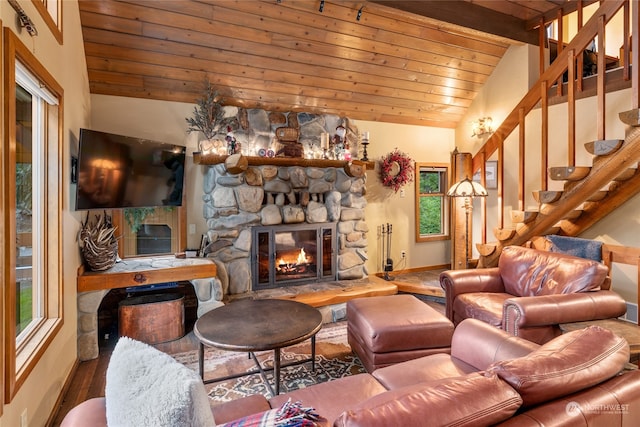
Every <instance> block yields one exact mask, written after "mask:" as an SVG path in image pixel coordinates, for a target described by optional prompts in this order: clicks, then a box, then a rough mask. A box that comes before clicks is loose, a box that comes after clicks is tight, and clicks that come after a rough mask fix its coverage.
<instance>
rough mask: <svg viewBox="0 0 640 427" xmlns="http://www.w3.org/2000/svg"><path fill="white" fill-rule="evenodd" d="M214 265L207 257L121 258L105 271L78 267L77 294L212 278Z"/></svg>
mask: <svg viewBox="0 0 640 427" xmlns="http://www.w3.org/2000/svg"><path fill="white" fill-rule="evenodd" d="M216 272H217V270H216V265H215V263H214V262H213V261H212V260H211V259H208V258H176V257H174V256H164V257H140V258H125V259H123V260H122V261H120V262H118V263H116V265H114V266H113V267H111V268H110V269H108V270H105V271H86V270H85V268H84V265H81V266H80V267H79V268H78V292H88V291H98V290H103V289H116V288H127V287H132V286H144V285H153V284H156V283H165V282H177V281H181V280H191V279H204V278H207V277H215V276H216Z"/></svg>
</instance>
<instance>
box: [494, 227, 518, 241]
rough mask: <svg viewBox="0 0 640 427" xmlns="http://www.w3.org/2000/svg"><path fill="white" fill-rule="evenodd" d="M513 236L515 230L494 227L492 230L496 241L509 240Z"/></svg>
mask: <svg viewBox="0 0 640 427" xmlns="http://www.w3.org/2000/svg"><path fill="white" fill-rule="evenodd" d="M514 234H516V229H515V228H498V227H496V228H494V229H493V235H494V236H496V239H498V240H499V241H501V242H504V241H505V240H509V239H510V238H512V237H513V235H514Z"/></svg>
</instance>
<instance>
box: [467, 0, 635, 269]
mask: <svg viewBox="0 0 640 427" xmlns="http://www.w3.org/2000/svg"><path fill="white" fill-rule="evenodd" d="M635 9H637V8H635ZM635 9H634V10H631V8H630V3H629V1H628V0H611V1H607V2H601V3H600V7H599V8H598V10H597V11H596V12H595V13H594V14H593V15H592V16H591V18H590V19H589V20H588V21H587V22H586V23H585V24H584V26H582V21H581V19H582V18H581V15H580V14H579V18H578V19H579V23H578V28H580V30H579V31H578V32H577V34H576V35H575V37H574V38H573V39H572V40H571V41H570V42H569V43H568V44H567V45H566V48H565V49H564V50H563V51H562V52H559V53H558V57H557V58H556V60H555V61H554V62H553V63H552V64H550V65H549V67H548V68H547V69H546V70H544V69H541V71H540V77H539V79H538V81H537V82H536V83H535V84H534V85H532V87H531V89H530V90H529V92H528V93H527V94H525V95H524V97H523V98H522V99H521V100H520V102H519V103H518V104H517V105H516V106H515V108H514V109H513V110H512V111H511V113H510V114H509V115H508V116H507V117H506V118H505V119H504V120H503V122H502V123H501V125H500V126H499V127H498V129H496V130H495V132H494V133H493V134H492V135H491V136H490V137H489V139H488V140H487V141H486V142H485V144H484V145H483V146H482V147H481V148H480V149H479V150H478V151H477V153H476V154H475V155H474V156H473V159H472V172H473V173H475V172H480V176H481V177H482V176H484V175H485V165H486V161H487V160H490V159H492V158H495V157H492V156H494V153H497V160H498V172H497V175H498V193H497V200H498V215H499V216H498V221H497V222H498V224H499V225H498V227H496V228H495V229H494V230H493V234H494V235H495V237H496V239H497V241H494V242H487V238H486V236H487V234H488V233H487V230H486V228H487V226H486V221H487V215H486V205H485V204H484V203H485V202H484V201H483V202H482V203H483V205H482V206H483V214H482V220H481V222H484V223H482V224H481V225H482V227H483V229H482V242H483V243H480V244H477V245H476V248H477V249H478V252H479V254H480V258H479V260H478V263H477V266H478V267H491V266H495V265H497V262H498V259H499V257H500V253H501V252H502V248H504V247H505V246H508V245H519V246H521V245H525V244H527V242H528V241H530V240H531V239H532V238H534V237H535V236H540V235H547V234H560V235H566V236H577V235H579V234H580V233H582V232H583V231H584V230H586V229H587V228H589V227H590V226H592V225H593V224H595V223H596V222H597V221H599V220H600V219H602V218H603V217H605V216H606V215H608V214H609V213H611V212H613V211H614V210H615V209H616V208H618V207H619V206H620V205H622V204H623V203H625V202H626V201H627V200H629V199H631V198H632V197H633V196H635V195H636V194H638V193H640V170H639V169H638V164H639V162H640V109H638V107H639V106H640V105H639V99H638V98H640V96H639V93H640V71H638V70H637V69H636V70H633V69H631V68H630V67H629V63H636V64H637V63H640V55H639V54H638V52H639V51H640V24H639V22H640V12H638V11H637V10H635ZM619 10H623V11H624V17H625V18H624V19H627V20H628V22H630V25H629V26H625V29H624V34H623V39H624V40H625V42H624V49H625V54H624V55H625V57H629V56H631V61H627V62H626V63H625V65H624V76H625V77H624V78H625V79H626V80H631V82H632V85H631V87H632V93H633V95H632V98H633V99H632V105H631V108H632V110H631V111H628V112H624V113H620V114H619V117H620V119H621V120H622V122H623V123H625V124H626V125H628V127H627V131H626V136H625V139H624V140H619V139H607V138H606V137H605V122H606V120H605V119H606V115H607V105H606V101H605V98H606V96H605V94H606V81H607V80H606V78H605V69H606V67H605V59H604V58H605V55H599V57H598V73H597V76H596V77H597V81H596V92H597V93H596V96H595V97H594V98H595V99H596V105H597V108H596V109H595V110H596V111H594V113H595V117H593V119H592V120H594V122H593V123H595V125H596V130H597V135H596V139H597V140H596V141H591V142H588V143H586V144H584V147H585V149H586V150H587V152H588V153H590V154H591V155H593V158H592V165H591V166H577V165H576V164H575V159H576V154H575V151H576V140H575V136H576V105H575V104H576V99H577V92H579V91H580V90H582V80H581V75H576V73H575V69H576V68H578V69H579V65H580V58H582V52H583V51H584V49H585V47H586V46H587V44H588V43H591V41H593V40H594V38H597V39H598V49H597V50H598V52H604V51H605V48H604V44H603V41H604V39H605V34H606V24H607V23H608V22H609V20H610V19H611V18H612V17H613V16H614V15H615V14H616V13H617V12H618V11H619ZM631 15H633V17H632V19H630V16H631ZM559 16H560V18H561V10H559ZM559 20H560V21H561V20H562V19H559ZM546 23H547V21H545V18H541V20H540V24H539V29H540V35H541V36H540V38H541V40H544V37H545V35H544V34H545V33H544V28H545V25H546ZM630 30H631V31H630ZM627 40H632V43H631V45H632V46H633V47H632V48H631V49H629V44H628V43H627ZM540 45H541V53H540V57H541V58H542V57H543V56H544V54H543V50H544V49H543V46H544V43H543V42H542V41H541V43H540ZM627 49H629V50H627ZM541 62H542V61H541ZM565 73H566V75H568V78H567V80H566V81H567V82H568V83H567V85H566V88H567V89H566V90H567V94H566V104H567V107H568V119H567V134H568V138H567V139H568V140H567V147H566V152H567V158H566V163H565V164H566V165H567V166H563V167H548V166H549V165H548V162H549V132H550V129H549V127H550V126H549V123H550V120H549V104H550V102H549V96H550V93H557V94H560V93H561V92H562V90H563V89H562V85H560V84H558V83H557V82H559V81H561V79H562V78H563V77H562V76H563V75H564V74H565ZM556 89H557V90H556ZM536 107H539V111H540V123H541V124H540V126H541V139H540V141H539V145H540V159H539V160H540V162H541V166H542V167H541V168H540V169H539V171H540V172H539V180H540V181H539V182H540V184H539V185H540V189H539V190H536V191H534V192H533V198H534V199H535V201H536V202H537V205H538V206H537V209H531V210H525V208H524V206H525V197H526V194H527V193H528V191H527V189H526V188H525V167H526V165H525V157H524V155H523V154H522V153H525V152H526V151H525V140H526V132H525V129H526V123H525V119H526V117H527V115H528V114H529V113H530V112H531V111H532V110H533V109H534V108H536ZM558 130H559V129H554V132H557V131H558ZM516 131H517V132H518V133H519V135H517V136H518V138H515V139H517V141H518V143H519V147H518V150H519V153H521V154H520V162H519V164H518V165H517V169H518V170H517V173H516V172H515V171H514V170H513V169H509V170H510V172H511V174H510V175H512V176H518V180H517V182H515V181H514V182H511V181H505V180H503V176H504V168H505V165H504V163H505V162H504V145H505V143H506V142H505V141H506V140H507V138H508V137H509V136H510V135H511V134H512V133H516ZM513 139H514V138H512V140H513ZM562 163H564V162H562ZM508 166H509V167H510V168H513V167H515V165H508ZM549 181H563V182H564V184H563V189H562V190H561V191H550V190H549V189H548V188H547V185H548V183H549ZM534 185H537V184H534ZM507 186H508V188H507ZM516 186H517V187H516ZM555 187H556V188H557V187H558V186H555ZM505 189H508V190H509V194H514V193H517V195H518V207H517V209H516V210H512V211H510V212H509V214H510V216H511V224H512V225H511V226H509V227H505V226H504V220H503V218H504V215H505V211H506V209H505V206H504V199H505V197H504V195H505V194H506V193H505ZM529 191H530V190H529ZM467 238H468V236H467Z"/></svg>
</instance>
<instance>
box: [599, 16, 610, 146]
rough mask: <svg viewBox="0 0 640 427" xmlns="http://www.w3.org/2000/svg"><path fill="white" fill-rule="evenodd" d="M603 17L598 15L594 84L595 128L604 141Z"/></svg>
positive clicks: (604, 74) (605, 56)
mask: <svg viewBox="0 0 640 427" xmlns="http://www.w3.org/2000/svg"><path fill="white" fill-rule="evenodd" d="M604 18H605V17H604V16H602V15H600V16H599V17H598V74H597V82H596V86H597V89H596V92H597V94H598V101H597V103H598V118H597V128H598V139H605V120H604V119H605V114H606V106H605V94H606V88H605V79H606V59H607V55H606V54H605V53H606V52H605V43H604V42H605V22H604Z"/></svg>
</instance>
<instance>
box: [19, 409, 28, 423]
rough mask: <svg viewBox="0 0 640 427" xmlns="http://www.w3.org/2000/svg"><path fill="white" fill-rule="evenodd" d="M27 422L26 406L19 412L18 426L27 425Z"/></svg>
mask: <svg viewBox="0 0 640 427" xmlns="http://www.w3.org/2000/svg"><path fill="white" fill-rule="evenodd" d="M28 426H29V424H28V423H27V408H25V409H24V411H22V414H20V427H28Z"/></svg>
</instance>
